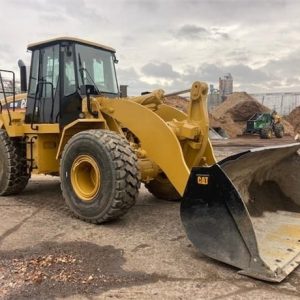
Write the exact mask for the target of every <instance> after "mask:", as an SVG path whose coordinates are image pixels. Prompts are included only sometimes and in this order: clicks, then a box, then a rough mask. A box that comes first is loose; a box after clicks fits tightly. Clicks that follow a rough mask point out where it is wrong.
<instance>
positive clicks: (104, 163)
mask: <svg viewBox="0 0 300 300" xmlns="http://www.w3.org/2000/svg"><path fill="white" fill-rule="evenodd" d="M60 176H61V189H62V192H63V196H64V198H65V201H66V203H67V205H68V206H69V208H70V209H71V210H72V212H73V213H74V214H75V215H76V216H77V217H78V218H80V219H82V220H84V221H87V222H90V223H98V224H99V223H103V222H106V221H110V220H113V219H116V218H118V217H120V216H122V215H124V214H125V213H126V212H127V211H128V210H129V209H130V208H131V207H132V206H133V205H134V204H135V201H136V198H137V195H138V190H139V187H140V180H139V170H138V165H137V158H136V155H135V153H134V152H133V150H132V149H131V147H130V145H129V143H128V142H127V140H125V139H123V138H122V137H121V136H119V135H118V134H116V133H114V132H111V131H107V130H88V131H83V132H80V133H77V134H76V135H74V136H73V137H72V138H71V139H70V140H69V142H68V143H67V145H66V146H65V149H64V152H63V154H62V159H61V166H60Z"/></svg>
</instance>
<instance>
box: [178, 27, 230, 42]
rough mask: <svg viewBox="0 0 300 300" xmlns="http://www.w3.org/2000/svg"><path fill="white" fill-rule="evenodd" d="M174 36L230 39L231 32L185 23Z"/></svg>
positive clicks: (188, 38)
mask: <svg viewBox="0 0 300 300" xmlns="http://www.w3.org/2000/svg"><path fill="white" fill-rule="evenodd" d="M174 37H175V38H178V39H187V40H195V39H225V40H228V39H229V38H230V37H229V34H228V33H226V32H224V31H223V30H222V29H221V28H218V27H212V28H205V27H202V26H199V25H196V24H185V25H183V26H181V27H180V28H179V29H178V30H177V31H175V32H174Z"/></svg>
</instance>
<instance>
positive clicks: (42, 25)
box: [0, 0, 300, 94]
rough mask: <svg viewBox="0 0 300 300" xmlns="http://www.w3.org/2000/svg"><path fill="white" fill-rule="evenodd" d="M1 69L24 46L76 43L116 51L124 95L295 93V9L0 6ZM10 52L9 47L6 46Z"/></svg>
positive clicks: (90, 0) (125, 2)
mask: <svg viewBox="0 0 300 300" xmlns="http://www.w3.org/2000/svg"><path fill="white" fill-rule="evenodd" d="M0 7H1V10H0V17H1V19H3V20H5V26H2V29H1V31H0V64H1V67H2V68H5V69H14V70H15V71H16V74H18V68H17V64H16V62H17V60H18V59H19V58H22V59H24V60H25V61H26V62H27V63H28V64H29V62H30V54H27V53H26V52H25V50H26V46H27V44H29V43H31V42H37V41H40V40H45V39H47V38H53V37H57V36H65V35H67V36H77V37H80V38H83V39H88V40H93V41H95V42H98V43H102V44H105V45H111V46H112V47H113V48H115V49H117V56H118V58H119V59H120V64H119V66H118V71H119V72H118V73H119V82H120V83H124V84H129V90H130V94H139V93H140V91H142V90H145V89H154V88H158V87H161V88H164V89H166V90H167V91H172V90H177V89H184V88H187V87H189V86H190V85H191V83H192V82H193V81H194V80H205V81H207V82H209V83H215V84H217V82H218V78H219V77H220V76H222V75H223V74H224V73H227V72H231V73H232V75H233V78H234V84H235V86H236V87H237V88H238V89H242V88H243V89H246V90H248V91H254V92H260V91H268V92H270V91H276V90H284V89H285V90H286V91H289V90H300V83H299V80H300V76H299V70H298V69H299V66H300V43H299V42H300V36H299V32H300V19H299V16H298V14H299V11H300V2H299V1H293V0H284V1H283V0H282V1H281V0H280V1H279V0H265V1H261V0H251V1H250V0H230V1H219V0H201V1H196V0H185V1H181V0H172V1H171V0H165V1H161V0H103V1H99V0H52V1H50V0H26V1H23V0H10V1H7V0H0ZM9 46H11V47H9Z"/></svg>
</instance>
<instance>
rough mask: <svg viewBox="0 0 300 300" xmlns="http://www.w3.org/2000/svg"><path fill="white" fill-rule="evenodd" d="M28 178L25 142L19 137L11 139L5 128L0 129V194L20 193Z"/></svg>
mask: <svg viewBox="0 0 300 300" xmlns="http://www.w3.org/2000/svg"><path fill="white" fill-rule="evenodd" d="M29 178H30V174H29V172H28V170H27V162H26V144H24V143H22V142H21V141H20V140H19V139H11V138H10V137H9V136H8V135H7V132H6V131H5V130H3V129H0V195H1V196H7V195H15V194H18V193H20V192H21V191H23V190H24V188H25V187H26V185H27V183H28V180H29Z"/></svg>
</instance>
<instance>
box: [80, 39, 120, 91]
mask: <svg viewBox="0 0 300 300" xmlns="http://www.w3.org/2000/svg"><path fill="white" fill-rule="evenodd" d="M75 47H76V60H77V73H78V80H79V86H81V85H87V84H89V85H94V86H95V88H96V90H97V91H98V92H99V93H108V94H118V93H119V90H118V84H117V78H116V72H115V66H114V54H113V53H112V52H109V51H105V50H102V49H99V48H93V47H89V46H84V45H80V44H76V46H75Z"/></svg>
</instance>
